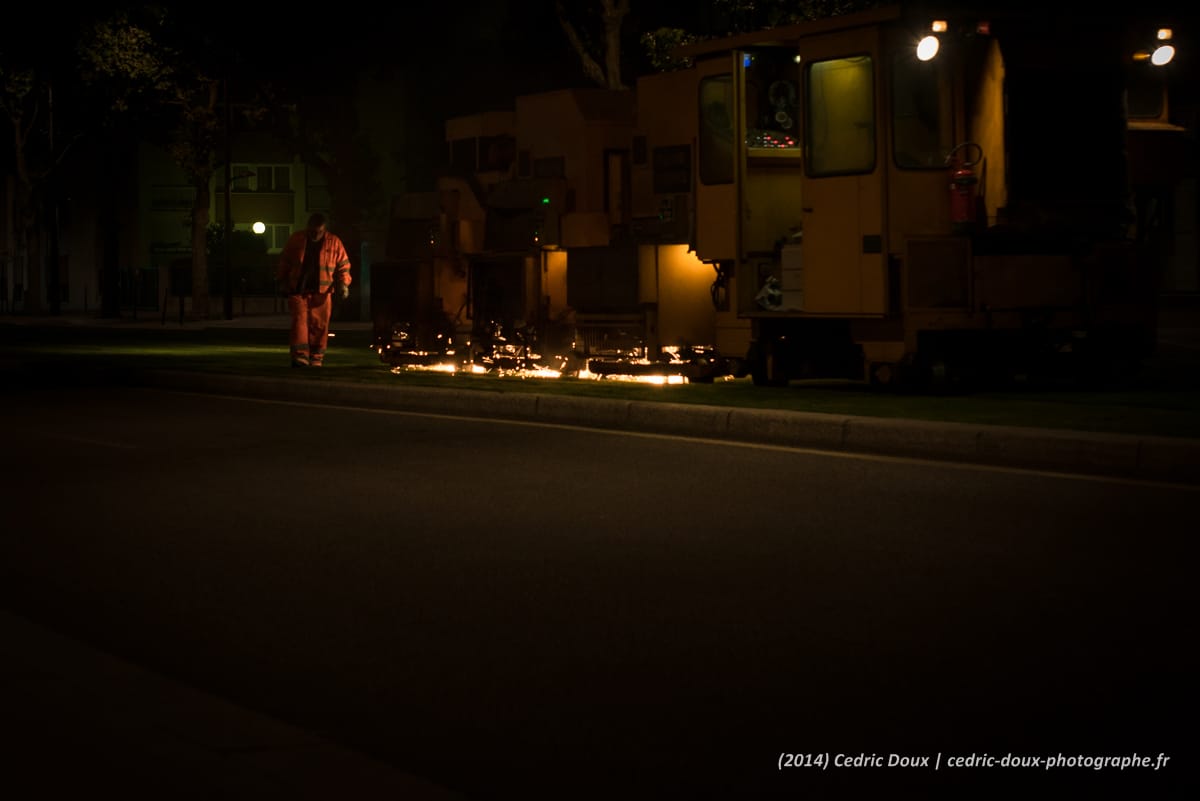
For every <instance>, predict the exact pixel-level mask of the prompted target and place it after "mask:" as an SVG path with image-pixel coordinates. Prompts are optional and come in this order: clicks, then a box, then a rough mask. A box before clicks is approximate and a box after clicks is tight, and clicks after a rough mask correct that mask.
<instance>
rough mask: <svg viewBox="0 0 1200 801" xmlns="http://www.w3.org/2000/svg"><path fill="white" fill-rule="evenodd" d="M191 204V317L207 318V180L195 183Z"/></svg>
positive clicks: (197, 318)
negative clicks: (194, 197) (194, 199)
mask: <svg viewBox="0 0 1200 801" xmlns="http://www.w3.org/2000/svg"><path fill="white" fill-rule="evenodd" d="M195 189H196V202H195V204H194V205H193V206H192V315H191V316H192V319H194V320H207V319H208V201H209V191H208V181H204V182H203V183H201V182H199V181H197V182H196V184H195Z"/></svg>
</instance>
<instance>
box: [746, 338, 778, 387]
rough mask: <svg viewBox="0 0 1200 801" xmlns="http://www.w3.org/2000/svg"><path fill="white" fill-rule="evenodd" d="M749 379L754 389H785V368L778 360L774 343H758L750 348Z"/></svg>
mask: <svg viewBox="0 0 1200 801" xmlns="http://www.w3.org/2000/svg"><path fill="white" fill-rule="evenodd" d="M747 358H748V360H749V362H750V378H751V380H753V381H754V386H756V387H786V386H787V383H788V374H787V368H786V366H785V365H784V363H783V360H782V359H780V358H779V353H778V347H777V346H776V345H775V344H774V343H770V342H766V343H758V344H756V345H754V346H752V350H751V353H750V355H749V356H748V357H747Z"/></svg>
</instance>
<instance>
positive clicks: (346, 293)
mask: <svg viewBox="0 0 1200 801" xmlns="http://www.w3.org/2000/svg"><path fill="white" fill-rule="evenodd" d="M337 292H338V297H339V298H341V299H342V300H345V299H346V298H348V297H350V287H348V286H346V285H345V284H338V288H337Z"/></svg>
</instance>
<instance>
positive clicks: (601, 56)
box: [554, 0, 629, 89]
mask: <svg viewBox="0 0 1200 801" xmlns="http://www.w3.org/2000/svg"><path fill="white" fill-rule="evenodd" d="M554 5H555V9H556V10H557V12H558V23H559V25H561V26H562V29H563V33H565V34H566V36H567V41H569V42H570V43H571V47H573V48H574V49H575V52H576V54H577V55H578V56H579V61H580V63H581V64H582V66H583V72H584V74H585V75H587V77H589V78H591V79H592V80H593V81H595V82H596V83H597V84H599V85H600V86H602V87H604V88H605V89H626V88H628V87H627V86H626V85H625V83H624V82H623V81H622V80H621V23H622V22H623V21H624V20H625V17H626V15H627V14H629V0H600V6H599V15H600V22H601V25H600V33H601V36H600V39H599V41H594V40H593V39H592V32H591V31H590V30H588V29H584V30H583V31H582V32H581V31H580V29H579V28H577V27H576V26H575V24H574V23H573V22H572V21H571V20H570V19H569V18H568V16H567V11H566V9H565V8H564V7H563V4H562V2H561V0H559V1H558V2H555V4H554ZM601 64H603V66H601Z"/></svg>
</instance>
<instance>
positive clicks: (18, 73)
mask: <svg viewBox="0 0 1200 801" xmlns="http://www.w3.org/2000/svg"><path fill="white" fill-rule="evenodd" d="M0 112H3V114H4V116H5V117H6V118H7V119H8V122H9V125H10V127H11V129H12V154H13V173H14V175H15V178H16V182H15V183H16V193H15V194H16V197H15V198H14V200H15V202H14V204H13V206H14V216H15V220H14V222H15V226H14V228H15V230H14V233H15V239H16V242H15V245H16V247H15V253H13V254H12V256H13V257H14V259H13V264H14V267H15V266H16V265H21V264H23V265H25V266H27V276H28V285H27V286H25V287H24V291H25V299H24V304H25V306H24V307H25V309H26V310H28V311H40V310H41V302H42V291H43V287H42V275H43V273H45V274H46V275H47V276H48V277H49V279H50V280H49V286H48V290H49V296H50V304H51V309H52V310H53V311H57V310H58V303H59V289H58V282H57V278H58V263H57V262H58V248H57V244H58V242H57V229H56V227H55V226H53V225H52V226H50V232H49V234H50V241H49V243H48V244H49V248H48V252H47V251H45V250H43V247H42V246H43V240H44V238H45V236H44V234H45V233H46V232H45V230H44V228H43V223H44V222H45V221H47V220H50V221H51V222H53V216H54V214H55V212H56V209H55V207H54V205H53V191H52V186H51V182H52V180H53V176H54V173H55V171H56V169H57V168H58V166H59V165H60V164H61V163H62V160H63V157H64V156H65V155H66V153H67V151H68V150H69V149H70V147H71V143H72V142H73V141H74V140H75V139H76V138H77V137H75V136H64V135H62V134H60V135H59V136H58V140H57V141H55V124H54V82H53V79H52V78H51V77H50V76H48V75H46V74H44V73H41V72H39V71H38V70H37V69H35V68H33V67H30V66H24V65H20V64H18V63H17V62H16V61H7V60H6V63H0ZM47 258H48V259H49V261H50V264H49V270H45V269H44V267H45V266H46V265H45V264H44V263H43V262H44V261H45V260H46V259H47Z"/></svg>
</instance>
